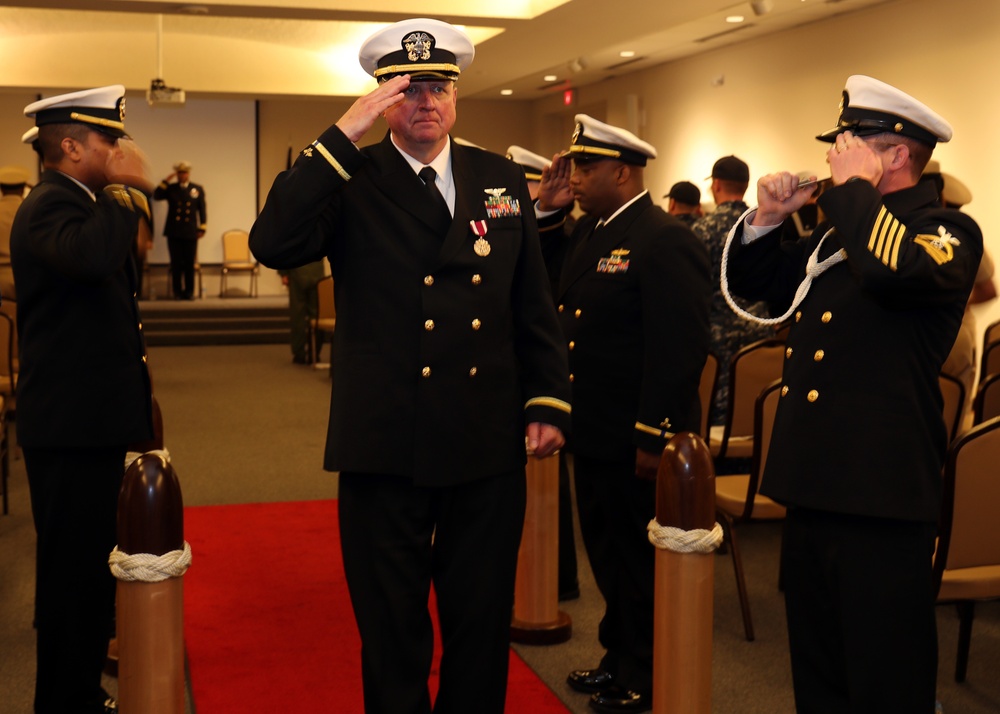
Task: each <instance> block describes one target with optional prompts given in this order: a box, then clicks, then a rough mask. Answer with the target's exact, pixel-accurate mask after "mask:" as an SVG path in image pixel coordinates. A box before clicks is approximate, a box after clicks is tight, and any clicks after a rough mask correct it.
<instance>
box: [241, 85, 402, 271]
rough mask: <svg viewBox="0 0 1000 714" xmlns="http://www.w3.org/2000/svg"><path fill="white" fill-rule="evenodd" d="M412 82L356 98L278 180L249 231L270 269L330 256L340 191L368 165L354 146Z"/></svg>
mask: <svg viewBox="0 0 1000 714" xmlns="http://www.w3.org/2000/svg"><path fill="white" fill-rule="evenodd" d="M409 81H410V80H409V77H408V76H407V75H400V76H397V77H393V78H392V79H389V80H387V81H385V82H383V83H382V84H380V85H379V86H378V87H377V88H375V90H373V91H372V92H370V93H369V94H366V95H365V96H363V97H361V98H360V99H358V100H357V101H356V102H354V104H353V105H352V106H351V108H350V109H348V110H347V112H345V113H344V115H343V116H342V117H341V118H340V119H339V120H338V121H337V123H336V124H334V125H333V126H331V127H330V128H329V129H327V130H326V131H325V132H324V133H323V134H322V135H321V136H320V137H319V139H317V140H316V141H314V142H313V143H312V144H310V145H309V146H307V147H306V148H305V149H303V150H302V152H301V153H300V154H299V156H298V158H297V159H296V160H295V164H294V165H293V166H292V167H291V168H290V169H288V170H286V171H282V172H281V173H280V174H278V176H277V178H275V180H274V183H273V184H272V186H271V190H270V191H269V192H268V194H267V200H266V201H265V202H264V208H263V210H261V213H260V215H259V216H258V217H257V220H256V221H255V222H254V225H253V227H252V228H251V229H250V250H251V251H253V254H254V255H255V256H256V257H257V259H258V260H260V261H261V262H262V263H263V264H264V265H266V266H268V267H269V268H296V267H299V266H301V265H305V264H306V263H311V262H313V261H316V260H320V259H321V258H323V257H324V256H325V255H326V254H327V252H328V251H327V250H326V245H325V242H326V240H327V239H328V236H329V235H330V231H329V228H330V224H331V223H332V221H333V218H334V217H335V209H336V201H337V199H338V195H339V189H340V188H342V187H343V186H344V184H346V183H347V182H348V181H350V179H351V176H352V174H354V173H355V172H356V171H357V170H358V169H359V168H360V167H361V165H362V163H364V159H363V157H362V156H361V153H360V152H359V151H358V147H357V146H356V145H355V144H354V142H355V141H358V140H359V139H360V138H361V137H362V136H364V135H365V133H366V132H367V131H368V130H369V129H371V127H372V126H374V124H375V121H376V120H377V119H378V117H379V116H380V115H381V114H382V112H384V111H385V110H386V109H388V108H389V107H391V106H392V105H394V104H397V103H399V102H401V101H402V100H403V94H402V91H403V89H405V88H406V87H407V86H409Z"/></svg>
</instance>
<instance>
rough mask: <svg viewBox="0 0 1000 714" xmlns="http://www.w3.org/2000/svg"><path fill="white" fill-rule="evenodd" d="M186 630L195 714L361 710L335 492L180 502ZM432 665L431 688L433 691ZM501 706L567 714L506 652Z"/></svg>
mask: <svg viewBox="0 0 1000 714" xmlns="http://www.w3.org/2000/svg"><path fill="white" fill-rule="evenodd" d="M184 519H185V520H184V530H185V532H184V537H185V539H186V540H187V541H188V542H189V543H190V544H191V549H192V552H193V558H194V562H193V564H192V566H191V569H190V570H188V571H187V574H186V575H185V576H184V638H185V645H186V647H187V654H188V661H189V664H190V672H191V689H192V692H193V697H194V705H195V708H196V710H197V714H230V713H234V714H235V713H237V712H238V713H239V714H255V713H256V712H261V713H264V712H266V713H267V714H273V713H274V712H337V714H354V713H357V714H360V713H361V712H363V711H364V708H363V703H362V695H361V662H360V649H361V643H360V640H359V639H358V632H357V628H356V627H355V624H354V617H353V614H352V612H351V604H350V599H349V597H348V594H347V585H346V583H345V582H344V575H343V564H342V562H341V558H340V545H339V539H338V530H337V502H336V501H332V500H330V501H304V502H292V503H264V504H250V505H238V506H200V507H192V508H186V509H185V511H184ZM436 676H437V671H436V664H435V670H434V672H433V673H432V675H431V682H430V688H431V691H432V693H433V692H435V691H436V687H437V681H436ZM506 710H507V712H511V713H514V712H517V713H518V714H520V713H521V712H531V714H566V712H567V711H568V710H567V709H566V707H565V706H564V705H563V704H562V703H561V702H560V701H559V699H558V698H557V697H556V696H555V695H554V694H553V693H552V692H551V690H549V689H548V687H546V686H545V685H544V684H543V683H542V682H541V680H539V679H538V677H536V676H535V674H534V672H532V671H531V670H530V669H529V668H528V666H527V665H525V664H524V662H523V661H522V660H521V659H520V657H518V656H517V655H516V654H515V653H514V652H513V650H512V651H511V655H510V679H509V685H508V693H507V709H506Z"/></svg>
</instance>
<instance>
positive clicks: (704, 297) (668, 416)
mask: <svg viewBox="0 0 1000 714" xmlns="http://www.w3.org/2000/svg"><path fill="white" fill-rule="evenodd" d="M576 122H577V124H576V131H575V132H574V134H573V138H572V143H571V145H570V147H569V149H568V150H567V151H566V152H565V155H560V156H557V157H555V158H554V159H553V160H552V165H551V166H550V167H548V168H547V169H545V170H544V171H543V174H542V181H541V185H540V187H539V193H538V195H539V200H538V205H537V207H536V210H537V211H538V214H539V216H540V219H541V220H544V218H545V216H547V215H549V214H550V213H554V212H557V211H565V210H566V209H567V208H568V207H570V206H571V205H572V203H573V202H574V200H575V201H576V202H577V204H578V205H579V208H580V209H581V210H582V211H583V212H584V213H585V214H586V215H585V216H584V217H583V218H581V219H580V220H579V221H578V222H577V224H576V227H575V228H574V230H573V233H572V235H571V236H569V238H568V239H565V238H564V239H563V241H562V252H561V263H560V265H561V269H560V280H559V287H558V290H557V291H556V295H555V297H556V304H557V311H558V314H559V321H560V325H561V326H562V335H563V338H564V339H565V340H566V343H567V347H568V349H569V355H570V379H571V381H572V384H573V414H572V417H573V428H572V436H571V443H570V450H571V451H572V453H573V467H574V472H575V475H574V478H575V483H576V498H577V510H578V512H579V515H580V530H581V533H582V535H583V542H584V546H585V547H586V550H587V556H588V558H589V560H590V565H591V569H592V570H593V572H594V579H595V580H596V582H597V587H598V589H599V590H600V591H601V595H602V596H603V598H604V602H605V612H604V617H603V618H602V619H601V624H600V629H599V633H598V636H599V639H600V643H601V645H602V646H603V647H604V648H605V650H606V652H605V655H604V657H603V658H602V659H601V662H600V664H599V665H597V666H596V667H593V668H590V669H582V670H574V671H572V672H570V674H569V676H568V677H567V682H568V684H569V685H570V687H572V688H573V689H575V690H577V691H580V692H584V693H588V694H590V706H591V707H592V708H594V709H596V710H597V711H600V712H642V711H646V710H648V709H649V708H650V707H651V706H652V691H653V681H652V677H653V589H654V588H653V582H654V578H653V575H654V566H655V552H654V551H655V549H654V548H651V547H650V545H649V540H648V535H647V530H646V529H647V526H648V524H649V522H650V520H651V519H652V518H653V517H654V515H655V512H656V481H655V478H656V472H657V469H658V467H659V463H660V456H661V454H662V453H663V449H664V448H665V447H666V444H667V441H668V440H669V439H670V438H671V437H672V436H673V435H674V434H675V433H677V432H679V431H688V430H690V431H695V432H697V431H698V425H699V424H700V417H701V409H700V403H699V400H698V383H699V379H700V375H701V371H702V369H703V367H704V365H705V359H706V357H707V354H708V335H709V330H708V309H709V299H710V296H711V285H710V283H709V276H710V275H711V269H710V265H709V261H708V253H707V251H706V250H705V248H704V246H703V245H702V244H701V243H700V242H699V241H698V239H697V238H696V237H695V236H694V235H693V234H692V233H691V230H690V229H689V228H688V227H687V226H685V225H684V224H683V223H682V222H681V221H680V220H678V219H677V218H675V217H673V216H671V215H669V214H668V213H666V212H665V211H664V210H663V209H662V208H660V207H659V206H656V205H654V204H653V200H652V198H651V197H650V195H649V192H648V191H647V190H646V189H645V186H644V178H643V174H644V167H645V166H646V164H647V162H648V161H649V160H650V159H653V158H655V157H656V149H655V148H654V147H653V146H651V145H650V144H649V143H647V142H645V141H643V140H642V139H640V138H639V137H637V136H635V135H634V134H632V133H631V132H629V131H627V130H625V129H622V128H620V127H615V126H612V125H609V124H606V123H604V122H601V121H598V120H596V119H594V118H593V117H590V116H588V115H586V114H578V115H577V116H576ZM571 162H572V163H571Z"/></svg>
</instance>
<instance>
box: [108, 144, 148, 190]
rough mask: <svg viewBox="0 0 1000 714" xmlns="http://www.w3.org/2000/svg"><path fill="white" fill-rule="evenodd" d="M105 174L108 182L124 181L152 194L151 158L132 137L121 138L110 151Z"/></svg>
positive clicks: (123, 182) (127, 184)
mask: <svg viewBox="0 0 1000 714" xmlns="http://www.w3.org/2000/svg"><path fill="white" fill-rule="evenodd" d="M104 175H105V178H106V179H107V181H108V183H122V184H125V185H126V186H132V187H134V188H137V189H139V190H140V191H142V192H144V193H146V194H150V193H152V192H153V180H152V179H151V178H150V177H149V175H150V174H149V159H147V158H146V154H144V153H143V151H142V149H140V148H139V147H138V146H137V145H136V143H135V142H134V141H132V140H131V139H119V140H118V141H117V142H116V143H115V148H114V149H112V150H111V151H110V152H109V153H108V162H107V164H106V165H105V169H104Z"/></svg>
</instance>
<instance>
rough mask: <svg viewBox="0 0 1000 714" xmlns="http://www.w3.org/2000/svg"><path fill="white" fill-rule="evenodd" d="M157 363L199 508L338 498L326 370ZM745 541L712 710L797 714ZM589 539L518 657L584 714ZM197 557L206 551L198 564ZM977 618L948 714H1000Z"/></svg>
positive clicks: (942, 677) (769, 601)
mask: <svg viewBox="0 0 1000 714" xmlns="http://www.w3.org/2000/svg"><path fill="white" fill-rule="evenodd" d="M150 366H151V369H152V373H153V381H154V389H155V392H156V395H157V398H158V400H159V402H160V405H161V409H162V411H163V417H164V433H165V439H164V441H165V444H166V447H167V449H168V450H169V451H170V453H171V458H172V462H173V465H174V468H175V470H176V471H177V474H178V476H179V478H180V481H181V486H182V490H183V496H184V502H185V504H186V505H209V504H222V503H251V502H266V501H294V500H308V499H318V498H334V497H336V493H337V482H336V477H335V476H334V475H331V474H328V473H325V472H324V471H323V470H322V468H321V463H322V451H323V443H324V439H325V434H326V422H327V411H328V406H329V391H330V381H329V375H328V373H327V372H326V371H324V370H315V369H312V368H310V367H303V366H298V365H293V364H292V363H291V355H290V352H289V350H288V348H287V347H286V346H283V345H252V346H219V347H156V348H151V350H150ZM11 464H12V473H11V483H10V500H11V512H10V515H7V516H0V712H2V713H3V714H8V713H9V714H22V713H27V712H30V711H31V697H32V690H33V686H34V633H33V630H32V628H31V611H32V591H33V587H34V584H33V562H34V557H33V552H34V530H33V526H32V523H31V513H30V504H29V500H28V488H27V483H26V477H25V473H24V462H23V460H21V459H18V458H16V457H15V458H14V459H12V462H11ZM739 537H740V544H741V548H742V551H743V557H744V566H745V568H746V576H747V582H748V587H749V590H750V599H751V606H752V608H753V617H754V626H755V628H756V634H757V638H756V640H755V641H754V642H747V641H746V640H745V639H744V637H743V627H742V622H741V619H740V612H739V604H738V600H737V597H736V590H735V583H734V578H733V572H732V566H731V563H730V560H729V557H728V555H721V554H720V555H717V556H715V557H716V566H715V583H714V586H715V600H714V639H713V681H712V711H713V712H715V713H716V714H755V713H757V712H760V713H762V714H763V713H765V712H766V713H768V714H771V713H773V712H792V711H793V710H794V707H793V703H792V694H791V676H790V673H789V665H788V650H787V645H786V641H785V636H786V633H785V623H784V614H783V610H782V598H781V594H780V592H779V591H778V589H777V577H778V567H777V553H778V548H779V544H780V538H781V527H780V524H748V525H746V526H744V527H742V528H740V530H739ZM576 542H577V551H578V559H579V564H580V565H579V576H580V586H581V596H580V598H579V599H577V600H573V601H568V602H564V603H561V605H560V607H561V609H562V610H563V611H564V612H565V613H566V614H567V615H569V616H570V617H571V618H572V623H573V636H572V638H571V639H570V640H569V641H568V642H566V643H563V644H559V645H547V646H527V645H516V646H515V649H516V650H517V652H518V653H519V654H520V655H521V657H522V658H524V660H525V661H526V662H527V663H528V664H529V666H531V667H532V668H533V669H534V670H535V672H537V673H538V675H539V676H540V677H541V678H542V680H543V681H545V682H546V684H547V685H548V686H549V687H550V688H551V689H552V690H553V691H554V692H555V693H556V695H557V696H558V697H559V698H560V699H561V700H562V701H563V702H565V704H566V706H567V708H568V709H569V710H570V711H571V712H573V713H574V714H582V713H583V712H590V711H591V710H590V709H589V707H588V706H587V698H586V696H585V695H582V694H578V693H576V692H574V691H572V690H570V689H569V687H568V686H567V685H566V683H565V678H566V674H567V673H568V672H569V671H570V670H572V669H577V668H586V667H591V666H593V665H595V664H596V663H597V662H598V660H599V658H600V656H601V654H602V651H601V648H600V646H599V644H598V642H597V626H598V622H599V620H600V617H601V614H602V603H601V599H600V595H599V594H598V592H597V590H596V588H595V586H594V582H593V578H592V577H591V574H590V571H589V569H588V568H587V564H586V563H587V560H586V555H585V554H584V553H583V550H582V546H581V541H580V538H579V535H578V536H577V541H576ZM197 558H198V555H197V553H195V554H194V561H195V567H196V566H197ZM976 615H977V617H976V622H975V625H974V628H973V638H972V652H971V657H970V663H969V673H968V681H967V682H966V683H964V684H956V683H955V682H954V680H953V670H954V663H955V647H956V641H957V618H956V616H955V613H954V610H953V608H951V607H939V608H938V625H939V640H940V645H941V656H940V667H939V673H938V696H939V698H940V699H941V700H942V702H943V703H944V706H945V711H946V712H948V714H987V713H988V712H1000V676H997V674H998V671H1000V603H987V604H984V605H981V606H979V607H978V608H977V611H976ZM303 654H304V656H305V653H303ZM261 676H265V677H266V676H267V673H266V672H262V673H261ZM107 686H108V687H109V689H111V690H114V688H115V686H116V683H115V682H114V680H111V679H108V680H107ZM274 686H275V687H279V688H280V687H281V686H282V683H281V682H280V681H276V682H275V683H274ZM187 711H188V712H190V711H192V707H191V705H190V703H189V705H188V709H187ZM129 714H137V713H129ZM197 714H228V713H226V712H202V711H198V712H197ZM238 714H252V713H243V712H240V713H238ZM336 714H352V713H340V712H338V713H336ZM470 714H474V712H470ZM518 714H520V713H518ZM529 714H530V713H529Z"/></svg>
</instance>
